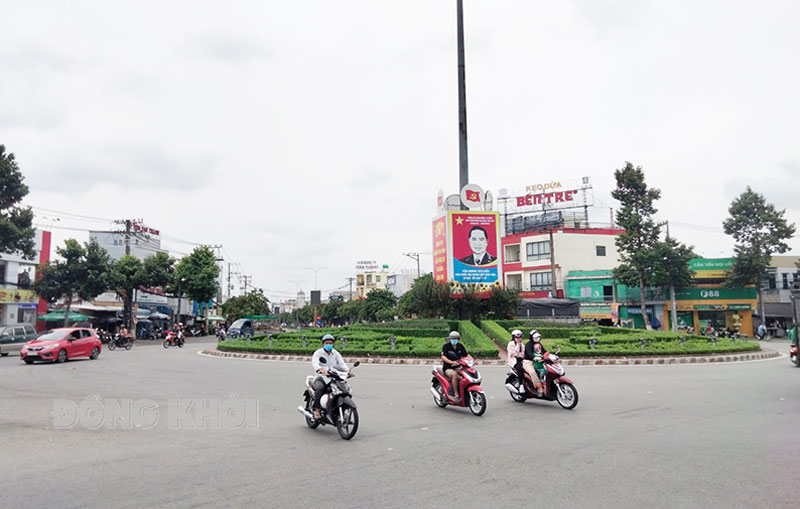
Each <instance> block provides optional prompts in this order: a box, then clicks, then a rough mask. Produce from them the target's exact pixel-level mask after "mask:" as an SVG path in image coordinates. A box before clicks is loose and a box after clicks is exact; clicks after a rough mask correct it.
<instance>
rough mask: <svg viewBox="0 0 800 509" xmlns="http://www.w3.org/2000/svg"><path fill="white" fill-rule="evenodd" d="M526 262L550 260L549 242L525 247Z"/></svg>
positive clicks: (532, 243)
mask: <svg viewBox="0 0 800 509" xmlns="http://www.w3.org/2000/svg"><path fill="white" fill-rule="evenodd" d="M525 249H526V251H527V255H528V261H531V260H544V259H549V258H550V242H547V241H544V242H531V243H529V244H526V245H525Z"/></svg>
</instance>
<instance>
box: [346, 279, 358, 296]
mask: <svg viewBox="0 0 800 509" xmlns="http://www.w3.org/2000/svg"><path fill="white" fill-rule="evenodd" d="M355 280H356V278H354V277H349V278H347V282H348V283H350V298H349V300H353V281H355Z"/></svg>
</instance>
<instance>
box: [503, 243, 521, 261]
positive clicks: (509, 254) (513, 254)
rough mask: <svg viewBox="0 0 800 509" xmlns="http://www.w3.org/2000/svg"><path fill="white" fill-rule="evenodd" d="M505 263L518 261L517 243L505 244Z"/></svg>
mask: <svg viewBox="0 0 800 509" xmlns="http://www.w3.org/2000/svg"><path fill="white" fill-rule="evenodd" d="M505 261H506V263H516V262H518V261H519V245H513V246H506V258H505Z"/></svg>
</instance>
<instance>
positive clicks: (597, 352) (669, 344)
mask: <svg viewBox="0 0 800 509" xmlns="http://www.w3.org/2000/svg"><path fill="white" fill-rule="evenodd" d="M543 343H544V345H545V348H547V350H548V351H551V352H555V351H556V348H557V347H560V348H561V353H560V354H559V355H561V356H563V357H619V356H626V357H630V356H653V355H656V356H657V355H686V354H700V355H709V354H718V353H719V354H723V353H737V352H739V353H740V352H753V351H758V350H760V349H761V347H760V345H759V344H758V343H757V342H755V341H737V342H736V343H731V342H730V341H718V342H717V344H716V345H714V344H712V343H711V342H710V341H707V340H704V339H687V340H686V344H685V346H681V344H680V342H679V341H675V340H673V341H657V342H654V343H650V342H648V343H647V346H646V347H645V348H642V347H641V346H640V344H639V342H638V341H637V342H636V343H633V342H627V343H607V344H602V343H598V344H597V345H596V347H595V349H594V350H592V349H591V348H589V345H587V344H585V343H581V344H577V343H564V342H558V341H544V342H543Z"/></svg>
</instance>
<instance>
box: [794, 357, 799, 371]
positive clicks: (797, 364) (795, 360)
mask: <svg viewBox="0 0 800 509" xmlns="http://www.w3.org/2000/svg"><path fill="white" fill-rule="evenodd" d="M794 365H795V366H797V367H798V368H800V355H795V356H794Z"/></svg>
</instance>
